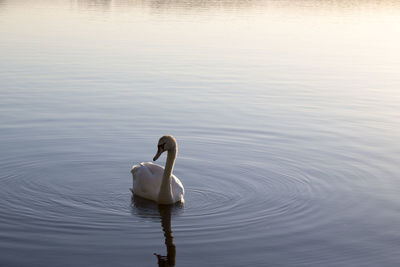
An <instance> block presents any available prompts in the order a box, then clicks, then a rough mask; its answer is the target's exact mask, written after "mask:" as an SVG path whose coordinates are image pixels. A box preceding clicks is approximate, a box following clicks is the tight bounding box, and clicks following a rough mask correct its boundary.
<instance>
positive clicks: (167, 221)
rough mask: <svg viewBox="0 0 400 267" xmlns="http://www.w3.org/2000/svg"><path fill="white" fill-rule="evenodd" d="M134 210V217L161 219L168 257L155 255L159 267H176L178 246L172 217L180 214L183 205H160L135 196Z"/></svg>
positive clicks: (133, 197) (133, 198)
mask: <svg viewBox="0 0 400 267" xmlns="http://www.w3.org/2000/svg"><path fill="white" fill-rule="evenodd" d="M132 209H134V211H133V214H134V215H139V216H140V217H144V218H160V219H161V227H162V229H163V232H164V237H165V246H166V248H167V255H166V256H163V255H161V254H158V253H154V255H155V256H156V257H157V261H158V266H163V267H171V266H175V259H176V246H175V244H174V236H173V233H172V228H171V215H172V214H174V215H177V214H179V213H180V212H181V211H182V209H183V205H182V204H179V203H178V204H174V205H158V204H157V203H155V202H153V201H149V200H146V199H143V198H141V197H138V196H135V195H133V196H132Z"/></svg>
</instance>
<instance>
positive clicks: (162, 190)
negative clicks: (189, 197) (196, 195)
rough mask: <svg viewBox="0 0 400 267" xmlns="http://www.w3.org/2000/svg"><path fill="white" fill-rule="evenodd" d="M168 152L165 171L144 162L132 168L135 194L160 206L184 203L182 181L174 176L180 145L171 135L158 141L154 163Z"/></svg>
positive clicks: (155, 165)
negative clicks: (173, 171)
mask: <svg viewBox="0 0 400 267" xmlns="http://www.w3.org/2000/svg"><path fill="white" fill-rule="evenodd" d="M164 151H168V154H167V161H166V163H165V169H164V168H163V167H161V166H160V165H157V164H153V163H151V162H142V163H140V164H139V165H134V166H133V167H132V170H131V173H132V179H133V186H132V188H131V191H132V193H133V194H135V195H137V196H140V197H142V198H146V199H150V200H153V201H155V202H157V203H159V204H173V203H176V202H181V203H183V202H184V199H183V195H184V188H183V185H182V183H181V181H180V180H179V179H178V178H177V177H176V176H175V175H173V174H172V170H173V169H174V163H175V159H176V155H177V153H178V145H177V143H176V140H175V138H174V137H173V136H171V135H164V136H162V137H161V138H160V140H159V141H158V150H157V154H156V155H155V156H154V158H153V161H156V160H157V159H158V158H159V157H160V155H161V154H162V153H163V152H164Z"/></svg>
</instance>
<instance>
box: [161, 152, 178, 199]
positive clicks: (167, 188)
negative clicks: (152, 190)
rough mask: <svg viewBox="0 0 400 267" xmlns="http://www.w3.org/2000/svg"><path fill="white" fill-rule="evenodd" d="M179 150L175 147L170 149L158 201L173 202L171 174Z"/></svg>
mask: <svg viewBox="0 0 400 267" xmlns="http://www.w3.org/2000/svg"><path fill="white" fill-rule="evenodd" d="M177 154H178V150H177V148H176V146H175V148H173V149H170V150H168V155H167V161H166V163H165V168H164V175H163V179H162V182H161V186H160V193H159V194H158V203H160V204H171V203H173V198H172V188H171V179H172V178H171V175H172V171H173V169H174V164H175V159H176V155H177Z"/></svg>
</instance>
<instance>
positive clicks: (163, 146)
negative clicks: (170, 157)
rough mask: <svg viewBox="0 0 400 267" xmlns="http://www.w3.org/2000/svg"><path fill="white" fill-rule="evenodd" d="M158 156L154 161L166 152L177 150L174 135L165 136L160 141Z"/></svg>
mask: <svg viewBox="0 0 400 267" xmlns="http://www.w3.org/2000/svg"><path fill="white" fill-rule="evenodd" d="M157 147H158V149H157V154H156V155H155V156H154V158H153V161H156V160H157V159H158V158H159V157H160V156H161V154H162V153H163V152H164V151H167V150H172V149H176V140H175V138H174V137H173V136H172V135H164V136H163V137H161V138H160V140H158V145H157Z"/></svg>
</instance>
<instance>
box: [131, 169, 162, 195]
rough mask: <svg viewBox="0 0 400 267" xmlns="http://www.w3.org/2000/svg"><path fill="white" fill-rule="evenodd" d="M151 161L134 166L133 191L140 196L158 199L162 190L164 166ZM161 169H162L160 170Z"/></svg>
mask: <svg viewBox="0 0 400 267" xmlns="http://www.w3.org/2000/svg"><path fill="white" fill-rule="evenodd" d="M155 166H158V165H155V164H152V163H150V162H142V163H140V164H139V165H134V166H133V167H132V171H131V172H132V178H133V186H132V189H131V190H132V192H133V193H134V194H136V195H138V196H141V197H144V198H148V199H152V200H156V199H157V197H158V193H159V190H160V185H161V180H162V175H163V170H164V169H163V168H162V167H161V166H159V168H157V167H155ZM160 169H161V170H160Z"/></svg>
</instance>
